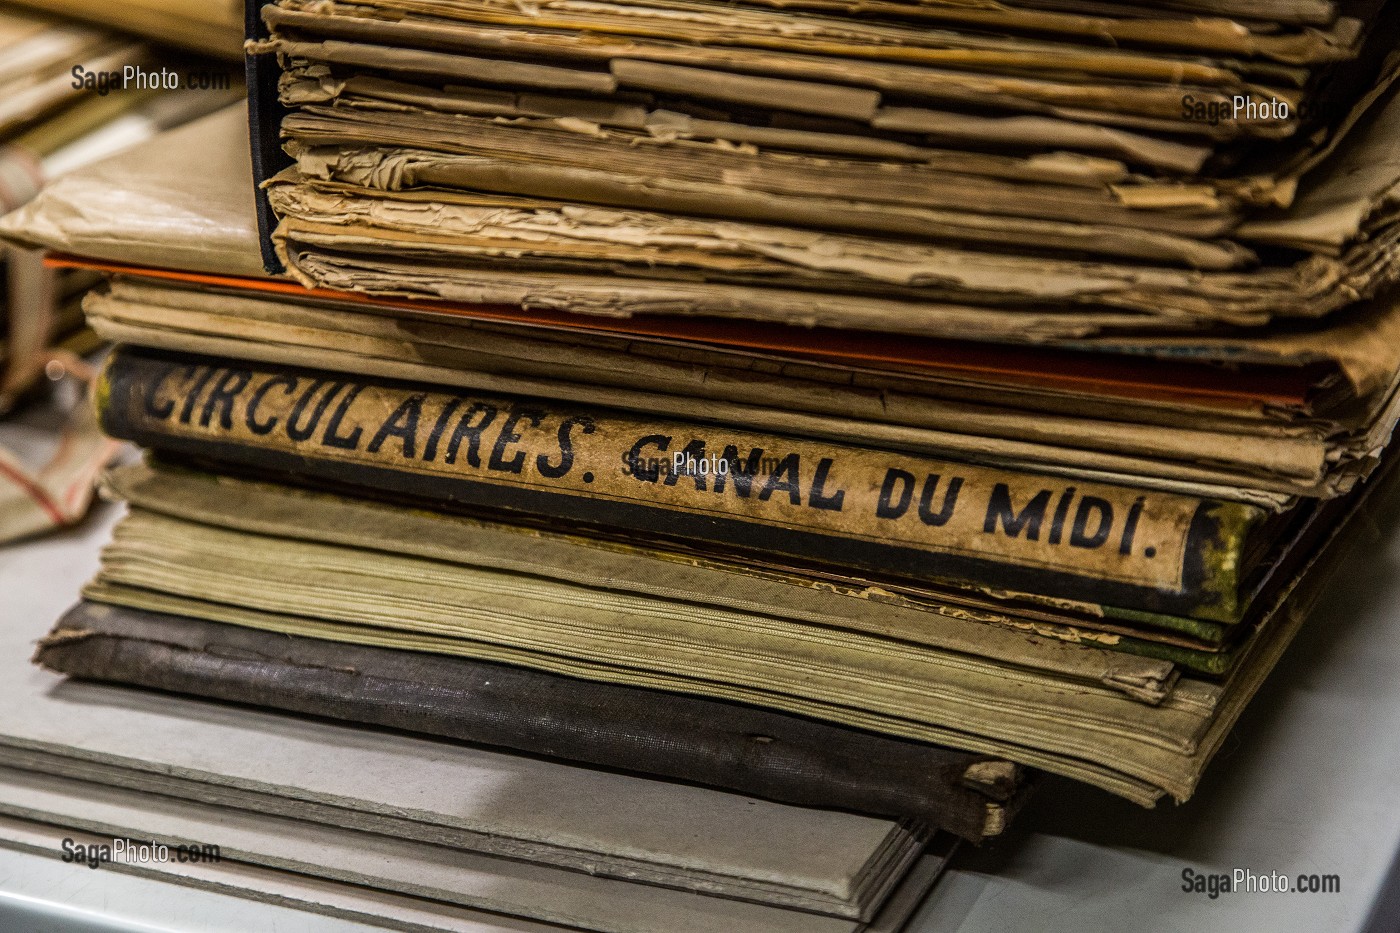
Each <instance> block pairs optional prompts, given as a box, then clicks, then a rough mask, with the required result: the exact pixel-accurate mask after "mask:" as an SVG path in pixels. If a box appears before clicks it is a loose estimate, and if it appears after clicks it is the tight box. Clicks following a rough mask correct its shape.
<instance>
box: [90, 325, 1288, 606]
mask: <svg viewBox="0 0 1400 933" xmlns="http://www.w3.org/2000/svg"><path fill="white" fill-rule="evenodd" d="M97 404H98V409H99V412H100V415H101V418H102V424H103V426H104V428H105V429H106V430H107V431H108V432H109V433H110V434H112V435H113V436H116V437H120V438H125V439H128V440H132V441H135V442H137V443H139V444H142V445H144V446H147V447H150V448H153V449H156V450H159V451H164V452H167V453H173V454H177V455H183V456H187V457H193V458H197V459H201V460H204V461H208V462H214V463H218V464H222V465H226V466H234V467H242V468H244V469H252V470H256V471H259V472H262V473H264V474H273V475H278V476H281V477H283V478H290V479H292V480H299V481H303V482H308V481H309V482H312V483H320V484H323V485H324V484H330V485H336V486H339V487H341V488H347V487H348V488H353V489H358V490H361V491H366V492H370V493H374V494H378V495H381V496H389V497H395V498H408V499H411V500H415V501H417V502H420V503H423V504H427V505H430V506H434V507H438V508H453V509H460V508H467V509H478V510H480V509H487V510H491V511H493V512H495V513H497V514H505V515H514V516H517V517H525V518H529V519H531V520H537V521H549V522H555V523H568V524H572V525H582V526H591V527H593V528H596V529H599V530H600V531H603V532H605V533H624V534H627V535H630V536H633V537H635V536H636V535H639V534H640V535H645V536H647V537H648V538H652V539H657V540H669V541H672V542H678V543H681V544H688V545H692V546H693V545H696V544H697V543H698V544H702V545H703V546H704V547H705V548H706V549H708V550H711V551H721V552H726V553H729V554H730V555H732V556H739V557H742V555H743V554H745V553H764V554H768V555H772V554H779V555H783V556H785V557H787V558H789V559H791V560H793V561H794V562H798V563H803V564H808V563H814V564H825V565H829V566H836V567H841V568H843V569H846V570H849V569H851V568H856V569H858V570H860V571H862V572H865V573H868V574H870V575H872V576H878V577H881V578H886V579H905V580H918V581H926V582H936V583H942V584H951V585H960V586H971V587H976V588H980V589H983V590H989V591H995V592H1004V591H1020V592H1031V593H1038V594H1042V595H1046V596H1052V597H1057V598H1064V599H1071V600H1080V601H1084V602H1089V603H1095V604H1100V605H1113V606H1122V607H1125V608H1131V609H1140V610H1145V611H1155V612H1168V613H1175V614H1181V615H1186V616H1193V617H1197V618H1203V619H1211V620H1216V621H1223V622H1234V621H1237V620H1238V618H1239V615H1240V612H1241V610H1242V606H1241V599H1240V594H1241V590H1242V588H1241V579H1242V577H1243V575H1244V573H1245V571H1246V568H1244V567H1242V566H1241V564H1242V558H1243V554H1244V553H1245V550H1246V544H1247V541H1248V538H1249V535H1250V533H1251V531H1252V530H1253V529H1255V528H1256V527H1257V526H1258V525H1259V524H1260V523H1261V522H1262V521H1263V520H1264V517H1265V516H1264V513H1263V511H1262V510H1260V509H1257V508H1255V507H1253V506H1248V505H1243V504H1239V503H1228V502H1217V501H1211V500H1201V499H1197V498H1193V497H1189V496H1182V495H1177V494H1172V493H1165V492H1160V491H1154V490H1147V489H1135V488H1128V487H1123V486H1110V485H1106V484H1092V483H1083V482H1074V481H1067V480H1065V479H1061V478H1054V477H1049V476H1042V475H1036V474H1033V473H1023V472H1013V471H1007V470H1002V469H993V468H988V467H982V466H976V465H973V464H967V463H954V462H947V461H939V460H934V459H930V458H927V457H916V456H907V455H903V454H899V453H893V452H888V451H882V450H872V449H868V448H860V447H854V446H843V445H838V444H831V443H826V442H819V441H812V440H804V439H798V438H790V437H778V436H773V435H766V434H759V433H754V432H748V431H742V430H738V429H734V428H729V427H722V426H716V425H706V424H698V423H686V422H677V421H669V420H668V421H661V420H658V421H648V420H645V419H641V418H638V417H636V416H628V415H625V414H620V413H615V412H611V411H607V410H593V411H585V410H579V409H569V408H560V407H556V406H554V405H552V404H550V403H546V402H540V401H536V400H532V399H522V398H505V397H490V396H480V395H476V394H471V393H463V392H460V391H452V390H446V389H436V388H434V387H431V386H425V385H418V384H412V383H401V382H392V381H386V380H375V379H364V378H360V377H356V376H351V375H346V374H338V373H330V372H322V371H313V370H303V369H292V368H283V367H275V366H269V365H266V364H255V363H246V362H242V361H235V360H227V359H216V358H207V357H194V356H184V355H171V354H165V353H160V352H157V351H150V350H143V349H135V348H121V349H118V350H117V351H116V352H114V353H113V354H112V355H111V357H110V358H109V360H108V363H107V365H106V366H105V368H104V370H103V374H102V376H101V379H100V381H99V385H98V389H97Z"/></svg>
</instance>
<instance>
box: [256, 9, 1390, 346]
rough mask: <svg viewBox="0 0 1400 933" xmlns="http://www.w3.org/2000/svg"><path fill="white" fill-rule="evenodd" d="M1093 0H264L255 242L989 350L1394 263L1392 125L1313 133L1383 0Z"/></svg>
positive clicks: (1376, 89)
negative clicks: (874, 1)
mask: <svg viewBox="0 0 1400 933" xmlns="http://www.w3.org/2000/svg"><path fill="white" fill-rule="evenodd" d="M1089 6H1090V5H1086V10H1085V12H1084V13H1078V14H1077V13H1074V12H1071V11H1070V10H1064V9H1061V5H1059V4H1056V5H1055V9H1054V10H1053V11H1052V10H1046V9H1041V8H1040V7H1041V5H1040V4H1027V5H1021V4H1009V5H1006V6H998V7H997V8H995V9H982V8H978V9H976V10H971V9H969V8H968V5H966V4H961V3H958V4H943V3H926V4H904V3H884V4H879V5H878V6H877V7H876V8H875V9H873V10H872V9H871V8H870V7H869V6H868V5H866V4H861V5H859V12H856V8H855V7H854V6H852V7H850V8H847V6H846V5H845V4H840V3H832V4H828V3H816V2H813V3H797V4H789V3H782V4H777V3H767V2H750V3H744V4H740V5H738V6H735V5H734V4H730V3H717V2H708V0H631V2H626V0H624V2H605V3H578V2H573V0H546V2H542V3H537V4H530V5H528V6H521V5H518V4H512V3H500V2H495V0H463V2H452V3H440V2H431V0H426V2H418V0H363V2H351V3H342V2H335V3H326V2H320V0H277V2H275V3H269V4H267V5H266V6H264V7H263V11H262V12H263V20H264V22H265V24H266V26H267V27H268V30H269V35H268V37H267V38H265V39H263V40H262V41H260V42H259V43H257V44H256V45H255V46H254V47H253V48H254V50H257V51H261V52H262V53H263V54H264V55H266V56H272V55H275V56H276V57H277V58H278V60H279V61H280V63H281V65H282V73H281V78H280V97H281V101H282V103H283V104H284V105H286V106H287V107H288V108H290V111H291V112H290V113H289V114H288V115H287V116H286V117H285V119H283V120H281V122H280V124H279V125H273V126H269V127H265V128H264V129H263V132H265V133H268V134H277V133H279V132H280V136H281V139H282V141H283V142H284V148H285V150H286V152H287V154H288V155H289V156H290V157H291V158H292V160H293V162H292V164H291V166H290V167H288V168H287V169H286V170H285V171H283V172H282V173H280V174H278V175H276V177H275V178H273V179H271V188H270V191H269V197H270V199H271V203H272V207H273V208H274V209H275V211H276V212H277V214H278V215H279V217H280V224H279V225H278V228H277V233H276V246H277V249H278V252H279V254H280V256H281V257H282V259H283V260H284V261H285V262H286V264H287V266H288V268H289V269H290V270H291V271H292V272H293V273H294V274H295V275H296V276H297V277H298V278H299V279H301V280H302V281H304V282H307V283H314V284H317V285H322V286H329V287H334V288H340V289H344V290H354V291H365V292H369V293H375V294H386V295H413V296H432V297H439V298H447V299H452V300H466V301H501V302H508V303H523V304H525V305H527V306H537V307H550V308H558V309H561V310H566V311H569V312H574V313H596V314H609V315H619V314H621V315H641V314H649V313H658V312H661V313H668V314H675V313H686V314H705V315H717V316H727V317H742V318H757V319H763V320H771V321H780V322H785V323H799V324H813V323H816V324H829V325H833V326H839V327H849V328H863V329H870V330H879V331H886V332H900V333H910V334H926V335H936V336H945V337H960V338H968V337H985V338H988V339H993V340H997V341H1008V340H1016V341H1025V340H1045V339H1048V338H1052V337H1071V336H1085V335H1089V334H1096V333H1102V332H1113V331H1121V330H1124V329H1132V330H1135V331H1144V330H1161V329H1170V330H1177V331H1180V330H1189V329H1209V328H1219V327H1222V326H1227V325H1248V324H1263V323H1266V322H1268V321H1270V320H1273V319H1276V318H1317V317H1321V316H1324V315H1326V314H1329V313H1330V312H1333V311H1335V310H1337V309H1339V308H1341V307H1342V306H1344V305H1346V304H1349V303H1350V302H1352V301H1354V300H1355V299H1356V298H1357V297H1358V296H1362V297H1364V296H1366V295H1369V294H1371V293H1373V292H1374V291H1375V290H1376V289H1378V288H1379V287H1381V286H1382V285H1384V284H1385V283H1387V282H1389V281H1391V280H1393V279H1394V278H1395V276H1396V261H1395V258H1394V243H1395V238H1396V236H1397V233H1396V224H1395V220H1396V217H1395V203H1394V199H1393V197H1391V195H1392V193H1393V192H1392V187H1393V181H1394V178H1393V160H1394V154H1395V151H1396V144H1395V143H1396V138H1395V131H1394V128H1393V126H1387V127H1385V128H1384V129H1383V131H1382V133H1381V135H1380V136H1378V137H1376V138H1374V139H1372V140H1371V141H1370V145H1368V146H1364V147H1353V149H1352V154H1351V156H1350V157H1338V152H1337V149H1338V146H1339V145H1341V144H1342V143H1343V142H1344V141H1346V139H1347V138H1348V136H1350V135H1351V134H1352V133H1353V132H1354V131H1355V130H1356V128H1357V125H1358V121H1360V120H1363V119H1364V118H1365V117H1366V115H1367V113H1368V112H1369V111H1371V110H1372V109H1373V108H1374V107H1375V106H1376V105H1377V103H1378V101H1379V100H1380V98H1381V97H1382V96H1384V94H1385V92H1386V90H1387V89H1388V87H1389V86H1390V84H1391V82H1392V81H1393V80H1394V78H1395V75H1396V72H1397V67H1400V56H1396V55H1394V54H1392V53H1394V52H1395V48H1394V36H1395V35H1396V30H1397V28H1400V14H1397V12H1396V10H1395V9H1393V8H1392V6H1393V5H1388V4H1386V3H1384V2H1380V0H1378V2H1358V3H1346V4H1333V3H1321V4H1317V5H1316V8H1315V9H1313V10H1312V11H1310V13H1309V14H1308V15H1306V16H1304V17H1302V18H1298V17H1297V16H1296V14H1283V15H1277V16H1276V14H1275V13H1274V12H1273V10H1272V9H1270V10H1269V11H1263V10H1259V11H1254V13H1253V15H1252V16H1251V15H1245V14H1243V13H1241V14H1239V15H1235V16H1231V15H1229V14H1219V13H1217V14H1216V15H1215V16H1209V15H1191V14H1186V15H1183V14H1182V13H1181V12H1179V11H1180V5H1179V4H1170V3H1163V4H1156V3H1153V4H1126V3H1121V4H1120V3H1110V4H1093V5H1091V6H1092V10H1093V11H1094V12H1092V13H1090V12H1088V8H1089ZM1208 6H1209V8H1210V9H1212V10H1214V9H1217V8H1216V7H1214V6H1213V5H1208ZM1271 7H1272V5H1271ZM1280 13H1282V11H1280ZM1227 37H1228V38H1227ZM1303 179H1307V180H1308V185H1309V189H1310V190H1308V191H1307V192H1300V191H1299V186H1300V184H1301V183H1302V180H1303Z"/></svg>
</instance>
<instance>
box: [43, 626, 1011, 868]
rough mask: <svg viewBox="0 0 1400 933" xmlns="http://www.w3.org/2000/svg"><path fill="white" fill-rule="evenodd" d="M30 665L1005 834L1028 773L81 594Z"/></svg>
mask: <svg viewBox="0 0 1400 933" xmlns="http://www.w3.org/2000/svg"><path fill="white" fill-rule="evenodd" d="M34 660H35V662H36V663H38V664H41V665H43V666H44V667H47V668H50V669H51V670H54V671H57V672H59V673H62V674H67V675H70V676H73V677H81V678H86V679H90V680H101V681H109V682H116V683H123V684H129V685H136V686H141V687H150V688H156V689H161V690H169V691H171V692H176V693H186V694H194V695H197V696H202V697H206V698H211V699H217V700H224V701H230V702H237V703H247V704H251V705H256V706H264V707H272V708H275V709H280V710H287V711H291V712H296V713H305V714H311V715H317V716H325V717H328V718H333V719H340V720H348V721H352V722H358V723H365V724H370V725H375V726H383V727H389V728H395V729H403V730H407V731H412V732H419V733H426V734H429V735H434V736H441V737H446V738H452V739H458V740H462V741H468V742H473V743H478V744H484V745H493V746H500V747H504V748H509V749H513V750H516V751H521V752H527V753H531V754H539V755H545V756H550V757H555V758H561V759H565V760H569V761H573V762H581V763H585V764H590V765H596V766H601V767H608V768H616V769H620V770H626V771H632V772H637V773H641V774H646V775H651V776H657V777H665V778H672V779H678V780H685V781H690V782H693V783H697V784H704V785H708V786H712V787H718V788H722V789H725V790H731V791H737V792H739V793H744V794H750V795H754V796H758V797H764V798H768V799H770V800H776V801H779V802H782V803H789V804H797V805H802V806H815V807H826V808H839V809H846V810H854V811H858V812H863V813H870V814H876V815H880V816H890V817H898V818H907V819H912V820H916V821H918V822H920V823H923V824H926V825H928V826H936V827H941V828H942V829H945V830H947V831H949V832H952V833H955V834H956V835H958V836H961V837H963V838H965V839H971V840H974V841H980V840H981V839H983V838H985V837H986V836H988V835H992V834H995V833H997V832H999V831H1000V830H1001V829H1002V828H1003V827H1004V825H1005V822H1006V820H1007V818H1009V816H1010V814H1011V811H1012V810H1014V809H1015V807H1016V806H1018V805H1019V803H1020V802H1021V799H1022V798H1023V797H1024V796H1025V790H1026V786H1027V782H1026V781H1025V780H1024V775H1023V774H1022V773H1021V772H1020V770H1019V769H1018V768H1016V767H1014V766H1012V765H1009V764H1007V763H1005V762H1001V761H999V760H997V759H992V758H989V757H987V756H984V755H974V754H969V753H966V752H957V751H952V750H950V749H944V748H940V747H937V746H933V745H927V744H922V743H918V742H909V741H904V740H900V739H893V738H887V737H883V736H879V735H876V734H873V733H868V732H864V731H861V730H857V729H851V728H846V727H842V726H834V725H829V724H825V723H820V722H817V721H814V720H808V719H804V718H801V717H798V716H791V715H786V714H781V713H774V712H770V711H766V710H761V709H757V708H754V707H749V706H745V705H742V704H737V703H728V702H723V701H716V700H707V699H702V698H698V697H689V696H681V695H677V694H671V693H665V692H661V691H653V690H645V689H639V688H635V687H625V686H618V685H613V684H604V683H595V682H592V681H586V680H578V679H574V678H570V677H561V676H558V675H554V674H548V673H544V672H541V671H532V670H528V669H524V668H516V667H511V666H508V665H502V664H491V663H487V662H483V661H475V660H469V659H465V658H450V657H443V656H438V655H430V654H423V653H418V652H412V651H398V650H391V649H384V648H374V647H366V646H359V645H348V644H340V643H337V642H330V641H323V640H320V639H311V638H301V637H295V636H286V635H276V634H269V633H265V632H261V631H257V630H255V629H245V628H241V627H239V626H233V625H226V624H222V623H216V622H206V621H202V620H196V619H189V618H183V617H179V616H172V615H165V614H159V613H150V612H144V611H140V610H135V609H129V608H125V607H118V606H109V605H103V604H99V603H93V602H82V603H79V604H78V605H77V606H75V607H74V608H72V609H71V610H69V611H68V612H67V613H66V614H65V615H64V616H63V618H62V619H60V620H59V622H58V624H57V626H56V627H55V628H54V630H53V631H52V632H51V633H50V634H49V635H48V637H46V638H45V639H44V640H43V642H41V644H40V646H39V649H38V651H37V653H36V655H35V658H34Z"/></svg>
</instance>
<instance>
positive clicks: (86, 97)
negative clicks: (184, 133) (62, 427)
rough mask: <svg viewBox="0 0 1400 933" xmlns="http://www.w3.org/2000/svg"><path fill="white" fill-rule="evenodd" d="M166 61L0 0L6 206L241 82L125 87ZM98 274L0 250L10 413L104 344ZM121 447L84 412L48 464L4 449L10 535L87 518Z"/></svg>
mask: <svg viewBox="0 0 1400 933" xmlns="http://www.w3.org/2000/svg"><path fill="white" fill-rule="evenodd" d="M159 61H161V54H160V53H159V52H157V51H155V50H153V49H152V48H151V47H148V46H146V45H144V44H142V43H140V42H138V41H136V40H134V39H132V38H130V37H128V36H124V35H120V34H115V33H111V32H107V31H103V30H98V29H92V28H88V27H86V26H82V25H76V24H74V23H71V22H68V21H66V20H59V19H55V18H53V17H51V16H41V15H38V14H33V13H29V12H25V11H20V10H16V9H14V8H13V7H11V6H9V5H0V212H5V211H9V210H12V209H13V208H16V207H18V206H20V205H21V204H23V203H25V202H26V201H28V200H29V199H30V198H31V197H33V196H34V195H35V194H36V193H37V192H38V191H39V190H40V189H41V188H42V187H43V185H44V184H45V183H46V182H47V181H49V180H51V179H53V178H55V177H58V176H59V175H62V174H63V173H65V172H67V171H70V170H71V169H73V168H76V167H79V166H82V165H86V164H89V163H91V162H93V161H96V160H99V159H101V158H103V157H105V156H107V155H110V154H112V153H114V152H117V151H120V150H121V149H124V148H126V147H128V146H131V145H134V144H136V143H139V142H141V141H143V140H147V139H150V138H152V137H153V136H155V135H157V134H158V133H160V132H162V131H163V130H165V129H168V128H170V127H173V126H178V125H180V124H182V123H185V122H188V121H189V120H192V119H195V118H197V117H200V116H203V115H205V114H207V113H210V112H212V111H214V110H217V109H220V108H222V107H224V106H227V105H228V103H229V102H231V101H232V100H235V99H236V97H237V95H238V93H239V92H240V90H241V89H240V88H238V87H237V85H239V84H241V82H240V81H237V80H235V78H234V76H232V75H228V76H226V77H227V78H228V80H227V83H225V85H224V90H223V91H218V90H205V91H197V90H191V89H184V88H173V89H172V88H165V87H154V86H149V85H146V86H141V87H136V86H133V87H131V88H126V87H123V86H119V85H120V84H121V81H120V76H122V75H123V74H124V73H125V72H126V71H127V70H141V71H147V72H149V71H151V70H153V69H155V68H157V67H163V63H162V64H161V65H159V66H158V65H157V62H159ZM222 67H224V69H225V70H227V66H222ZM97 281H98V277H97V276H96V275H95V274H94V273H92V272H83V271H77V270H64V271H61V272H58V273H55V272H53V271H51V270H48V269H45V268H44V267H43V263H42V259H41V257H40V256H39V255H38V254H37V253H33V252H27V251H23V250H18V249H7V248H0V415H3V414H6V413H9V412H10V411H11V410H13V409H14V408H15V406H16V405H18V404H19V403H20V402H21V401H22V400H24V399H25V397H26V396H27V395H28V394H29V393H30V391H31V390H32V389H33V387H34V385H35V384H36V382H37V381H38V379H39V377H40V375H41V374H43V373H44V372H45V369H46V367H47V368H48V369H49V370H50V372H52V373H61V372H67V373H76V374H78V375H79V376H82V375H84V374H85V373H86V368H85V367H84V366H83V365H82V364H81V363H80V362H79V359H80V357H82V356H83V355H85V354H88V353H91V352H92V351H93V350H95V349H96V347H97V340H96V338H95V337H94V336H93V334H92V332H91V331H90V330H88V329H87V328H86V327H85V326H84V324H83V315H82V309H81V307H80V299H81V296H82V294H83V292H85V291H87V290H88V289H89V288H91V287H92V285H93V284H95V283H96V282H97ZM113 450H114V446H113V445H112V444H110V443H109V442H107V441H105V440H104V439H103V438H102V437H101V436H100V434H99V433H98V432H97V430H96V427H95V425H94V424H93V421H92V419H91V418H90V417H88V416H87V415H86V412H83V413H81V414H79V415H77V416H76V417H75V418H74V419H73V422H72V423H71V424H70V425H69V426H68V429H67V432H66V435H65V440H64V441H63V443H62V444H60V445H59V449H58V453H57V454H56V455H55V457H54V458H53V459H52V460H50V461H49V462H48V463H46V464H43V465H39V464H30V463H25V462H22V461H21V460H19V459H17V458H15V457H13V456H11V455H10V454H9V453H8V452H7V451H5V450H4V449H3V448H0V541H9V540H13V539H16V538H21V537H27V536H29V535H33V534H36V533H39V532H41V531H46V530H49V529H52V528H54V527H55V526H60V525H66V524H69V523H71V522H73V521H76V520H78V519H79V518H81V517H82V515H83V514H84V513H85V512H86V509H87V505H88V502H89V500H90V498H91V496H90V492H91V489H92V484H93V476H94V473H95V472H96V471H98V470H100V469H101V467H102V466H103V465H104V463H105V462H106V461H107V459H108V458H109V457H110V455H111V453H112V452H113Z"/></svg>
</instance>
